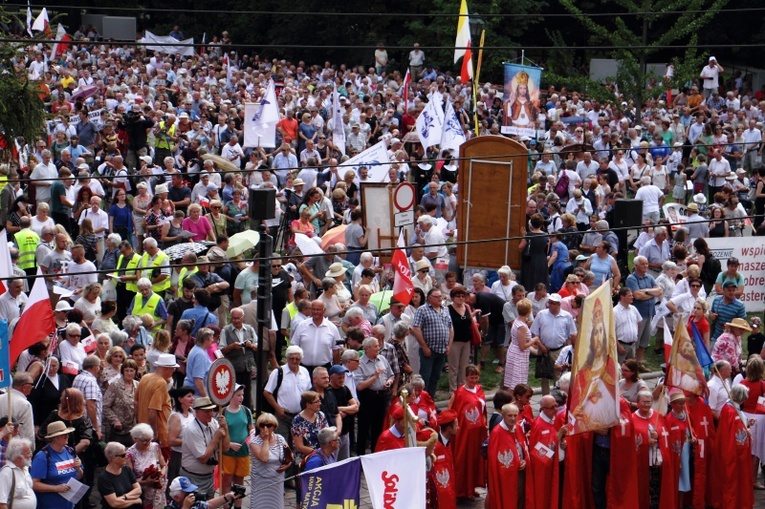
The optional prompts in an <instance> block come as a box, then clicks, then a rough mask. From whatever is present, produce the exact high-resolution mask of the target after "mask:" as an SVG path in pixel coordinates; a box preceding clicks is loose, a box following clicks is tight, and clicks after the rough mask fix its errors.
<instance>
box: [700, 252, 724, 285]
mask: <svg viewBox="0 0 765 509" xmlns="http://www.w3.org/2000/svg"><path fill="white" fill-rule="evenodd" d="M720 272H722V264H721V263H720V260H718V259H717V258H715V257H714V255H712V254H710V255H709V256H707V257H706V259H705V260H704V264H703V265H702V266H701V280H702V281H704V283H706V284H708V285H714V284H715V281H717V276H718V274H720Z"/></svg>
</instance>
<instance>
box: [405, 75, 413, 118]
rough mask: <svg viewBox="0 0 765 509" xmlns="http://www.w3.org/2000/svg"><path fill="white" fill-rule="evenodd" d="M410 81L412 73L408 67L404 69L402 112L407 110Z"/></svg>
mask: <svg viewBox="0 0 765 509" xmlns="http://www.w3.org/2000/svg"><path fill="white" fill-rule="evenodd" d="M411 82H412V74H411V73H410V72H409V68H407V69H406V75H405V76H404V113H406V112H407V111H409V84H410V83H411Z"/></svg>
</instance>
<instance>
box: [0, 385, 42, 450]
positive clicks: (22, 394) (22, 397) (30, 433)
mask: <svg viewBox="0 0 765 509" xmlns="http://www.w3.org/2000/svg"><path fill="white" fill-rule="evenodd" d="M33 387H34V379H33V378H32V375H30V374H29V373H27V372H25V371H20V372H18V373H16V374H15V375H14V377H13V384H12V385H11V388H10V390H9V391H8V392H6V393H5V394H0V404H2V406H0V408H2V410H0V412H3V413H0V415H3V416H4V417H6V418H7V417H8V415H7V409H8V397H9V393H10V395H11V396H10V397H12V398H13V416H11V417H12V419H11V420H12V422H13V423H14V424H15V425H17V426H18V427H19V432H18V435H19V436H20V437H21V438H26V439H28V440H31V441H32V443H34V440H35V425H34V419H33V417H32V404H31V403H30V402H29V401H28V400H27V398H28V397H29V393H30V392H32V388H33Z"/></svg>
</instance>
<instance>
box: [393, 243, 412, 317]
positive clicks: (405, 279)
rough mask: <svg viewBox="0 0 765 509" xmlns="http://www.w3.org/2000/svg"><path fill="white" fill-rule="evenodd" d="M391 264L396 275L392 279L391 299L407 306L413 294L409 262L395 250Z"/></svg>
mask: <svg viewBox="0 0 765 509" xmlns="http://www.w3.org/2000/svg"><path fill="white" fill-rule="evenodd" d="M391 263H392V264H393V268H394V269H396V275H395V277H394V278H393V298H394V299H396V300H397V301H399V302H401V303H402V304H404V305H405V306H407V305H409V301H411V300H412V294H413V293H414V285H413V284H412V271H411V269H410V268H409V260H407V258H406V254H404V251H403V250H401V249H396V250H395V251H394V252H393V258H392V259H391Z"/></svg>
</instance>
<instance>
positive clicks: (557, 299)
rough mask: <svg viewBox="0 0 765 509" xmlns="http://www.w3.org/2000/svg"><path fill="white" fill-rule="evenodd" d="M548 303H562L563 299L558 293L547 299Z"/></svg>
mask: <svg viewBox="0 0 765 509" xmlns="http://www.w3.org/2000/svg"><path fill="white" fill-rule="evenodd" d="M547 301H548V302H557V303H560V302H561V297H560V295H558V294H557V293H551V294H550V296H549V297H548V298H547Z"/></svg>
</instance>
